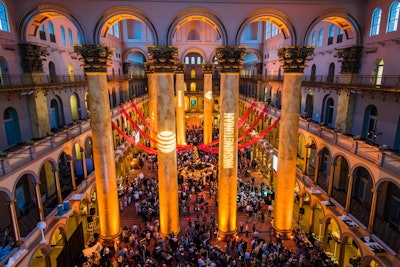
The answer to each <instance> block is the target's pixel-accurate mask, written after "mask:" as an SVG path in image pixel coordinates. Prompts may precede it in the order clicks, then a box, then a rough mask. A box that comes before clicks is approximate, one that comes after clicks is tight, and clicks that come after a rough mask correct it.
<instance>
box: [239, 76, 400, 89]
mask: <svg viewBox="0 0 400 267" xmlns="http://www.w3.org/2000/svg"><path fill="white" fill-rule="evenodd" d="M350 76H351V77H346V74H340V75H335V76H329V75H311V76H310V75H308V76H307V75H303V78H302V80H303V82H305V83H324V84H327V83H328V84H339V85H340V84H346V85H353V86H366V87H372V88H384V87H389V88H393V87H395V88H398V87H400V75H381V76H377V75H357V74H350ZM241 78H255V77H243V76H242V77H241ZM257 79H261V80H263V81H283V75H271V76H270V75H268V76H259V77H257Z"/></svg>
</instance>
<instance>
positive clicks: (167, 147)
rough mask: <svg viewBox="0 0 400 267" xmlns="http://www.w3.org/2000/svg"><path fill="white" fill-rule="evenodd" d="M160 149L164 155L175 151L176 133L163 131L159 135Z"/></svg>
mask: <svg viewBox="0 0 400 267" xmlns="http://www.w3.org/2000/svg"><path fill="white" fill-rule="evenodd" d="M157 143H158V149H159V150H160V151H161V152H163V153H169V152H172V151H174V150H175V148H176V142H175V133H173V132H170V131H163V132H160V133H159V134H158V135H157Z"/></svg>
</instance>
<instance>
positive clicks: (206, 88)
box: [202, 63, 214, 144]
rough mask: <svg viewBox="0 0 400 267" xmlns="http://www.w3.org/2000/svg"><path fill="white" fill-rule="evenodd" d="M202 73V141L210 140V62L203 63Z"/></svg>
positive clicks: (211, 99)
mask: <svg viewBox="0 0 400 267" xmlns="http://www.w3.org/2000/svg"><path fill="white" fill-rule="evenodd" d="M202 67H203V73H204V122H203V143H204V144H209V143H211V142H212V128H213V126H212V122H213V106H214V103H213V94H212V70H213V64H212V63H204V64H203V66H202Z"/></svg>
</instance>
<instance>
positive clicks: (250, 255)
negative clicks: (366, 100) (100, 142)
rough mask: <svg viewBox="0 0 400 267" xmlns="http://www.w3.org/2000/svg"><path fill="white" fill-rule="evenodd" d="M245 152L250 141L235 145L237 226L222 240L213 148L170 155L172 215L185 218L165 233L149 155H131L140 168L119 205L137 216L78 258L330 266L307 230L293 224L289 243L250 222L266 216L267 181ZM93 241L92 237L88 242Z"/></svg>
mask: <svg viewBox="0 0 400 267" xmlns="http://www.w3.org/2000/svg"><path fill="white" fill-rule="evenodd" d="M197 131H200V128H193V131H190V132H189V134H188V141H189V142H191V143H194V144H195V143H197V142H199V140H198V138H199V136H200V135H198V134H196V133H197ZM194 138H196V140H192V139H194ZM250 154H251V151H250V149H244V150H241V151H239V155H238V168H239V171H238V176H239V177H238V190H237V193H238V194H237V201H238V206H237V207H238V214H240V216H238V218H239V217H240V219H239V220H238V222H237V224H238V225H237V229H238V233H237V234H236V235H235V236H232V237H227V238H226V239H225V240H220V239H219V236H218V218H217V215H216V213H215V212H214V210H215V209H216V207H217V206H218V192H217V185H218V180H217V177H218V167H217V163H218V155H216V154H211V153H206V152H204V151H197V150H196V151H187V152H184V153H180V154H178V155H177V162H178V166H179V167H178V169H179V170H180V172H179V174H178V183H179V192H178V194H179V205H180V216H181V217H184V218H185V220H184V221H185V224H184V225H182V223H181V229H180V232H179V233H170V234H169V235H168V236H167V237H162V236H160V233H159V221H158V212H159V202H158V183H157V178H156V173H157V171H156V169H157V167H156V162H157V158H156V156H149V155H146V154H141V155H139V156H138V157H139V158H140V161H142V162H144V163H145V164H143V166H142V167H143V168H144V169H146V173H147V174H146V175H144V174H143V172H141V173H140V174H139V175H138V177H132V179H131V180H129V179H127V181H126V182H125V183H124V189H123V195H122V196H121V198H120V199H121V205H122V209H123V208H124V207H126V206H127V205H134V206H135V212H136V216H138V217H139V218H142V223H139V224H134V225H125V226H123V231H122V234H121V238H120V241H119V242H118V243H117V244H115V245H114V246H110V247H107V246H106V247H102V246H100V247H98V249H96V250H95V251H92V252H91V253H92V254H91V255H87V256H86V257H84V258H83V259H82V266H91V267H96V266H107V267H108V266H118V267H126V266H129V267H133V266H154V267H157V266H168V267H172V266H176V267H183V266H185V267H186V266H199V267H203V266H248V267H249V266H335V265H334V263H333V262H332V261H330V259H329V258H328V257H327V256H326V255H325V253H324V252H323V251H322V249H321V248H320V246H319V245H318V244H316V243H315V242H314V241H315V238H314V237H313V235H311V234H307V235H306V234H305V233H303V232H302V231H301V230H298V231H296V232H295V236H294V238H295V241H296V249H293V248H291V249H290V248H287V247H285V245H284V242H283V241H282V240H281V239H280V238H279V237H275V236H273V235H272V232H271V231H268V232H262V233H261V232H260V229H257V228H258V227H257V226H258V225H260V224H267V223H269V224H270V222H271V220H273V209H272V204H273V201H274V189H273V188H272V187H271V186H270V185H268V184H264V183H263V182H260V181H256V180H255V179H254V177H252V176H251V175H250V173H249V172H248V170H249V169H252V168H255V167H256V165H257V162H254V161H251V160H250ZM198 163H201V164H200V165H198V166H199V167H198V168H197V167H196V166H195V165H196V164H198ZM195 170H200V174H199V172H197V174H196V172H195ZM210 209H211V210H210ZM98 244H99V242H98V240H97V239H96V238H95V239H94V240H91V244H90V246H94V245H98ZM90 246H89V247H90Z"/></svg>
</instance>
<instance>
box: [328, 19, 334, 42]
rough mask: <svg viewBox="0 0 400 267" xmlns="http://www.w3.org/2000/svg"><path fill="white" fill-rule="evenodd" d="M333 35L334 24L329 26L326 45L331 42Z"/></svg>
mask: <svg viewBox="0 0 400 267" xmlns="http://www.w3.org/2000/svg"><path fill="white" fill-rule="evenodd" d="M334 36H335V25H333V24H332V25H331V26H330V27H329V32H328V45H331V44H333V37H334Z"/></svg>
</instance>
